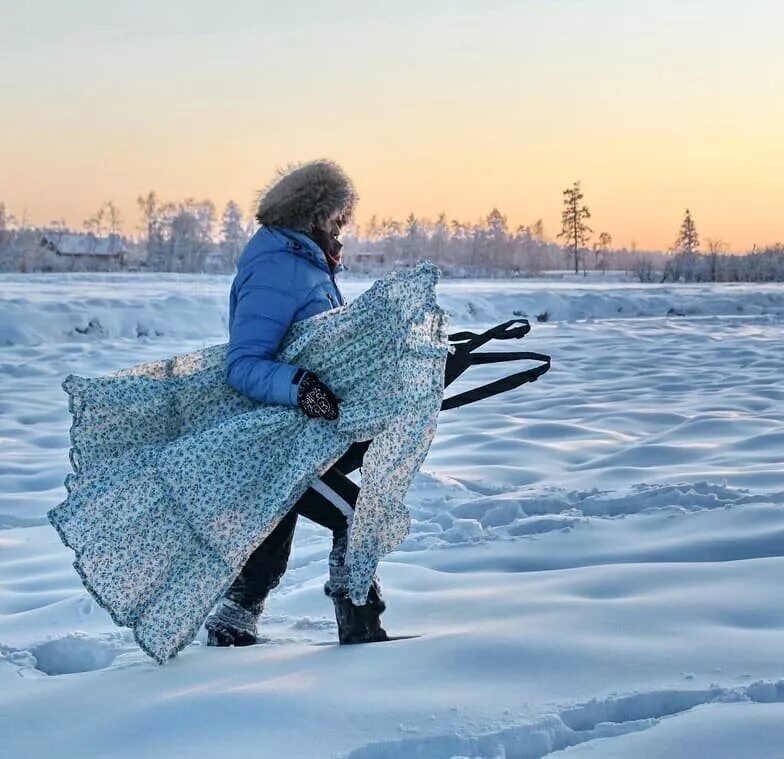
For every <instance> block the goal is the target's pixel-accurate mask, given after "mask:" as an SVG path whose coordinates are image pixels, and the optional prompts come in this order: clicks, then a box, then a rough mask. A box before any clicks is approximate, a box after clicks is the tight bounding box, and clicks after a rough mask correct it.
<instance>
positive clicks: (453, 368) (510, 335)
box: [441, 319, 550, 411]
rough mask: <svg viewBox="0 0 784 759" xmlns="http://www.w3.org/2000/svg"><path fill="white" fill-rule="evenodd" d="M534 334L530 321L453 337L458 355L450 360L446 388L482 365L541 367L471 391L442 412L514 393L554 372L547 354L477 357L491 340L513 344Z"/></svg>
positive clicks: (453, 399) (514, 321)
mask: <svg viewBox="0 0 784 759" xmlns="http://www.w3.org/2000/svg"><path fill="white" fill-rule="evenodd" d="M530 330H531V325H530V323H529V322H528V320H527V319H511V320H510V321H508V322H504V323H503V324H498V325H497V326H495V327H491V328H490V329H488V330H487V331H485V332H482V333H476V332H456V333H454V334H452V335H449V340H450V341H451V342H452V344H453V346H454V349H455V350H454V353H452V354H451V355H450V356H449V359H448V361H447V366H446V372H445V375H444V387H446V386H447V385H450V384H451V383H452V382H454V381H455V380H456V379H457V378H458V377H459V376H460V375H461V374H462V373H463V372H465V371H466V369H468V367H469V366H475V365H478V364H496V363H501V362H505V361H539V362H540V364H539V366H536V367H534V368H532V369H526V370H524V371H521V372H516V373H515V374H511V375H509V376H508V377H504V378H503V379H499V380H495V381H494V382H489V383H488V384H486V385H481V386H480V387H476V388H473V389H471V390H467V391H465V392H463V393H458V394H457V395H453V396H452V397H451V398H447V399H445V400H444V401H443V402H442V404H441V410H442V411H446V410H448V409H453V408H459V407H460V406H465V405H466V404H468V403H475V402H476V401H481V400H484V399H485V398H490V397H491V396H493V395H498V394H499V393H504V392H506V391H507V390H513V389H514V388H516V387H520V385H524V384H526V383H527V382H535V381H536V380H537V379H539V377H541V376H542V375H543V374H544V373H545V372H547V371H549V369H550V356H546V355H545V354H544V353H531V352H528V351H505V352H497V353H474V352H473V351H474V350H476V349H477V348H479V347H480V346H482V345H484V344H485V343H487V342H489V341H490V340H512V339H520V338H523V337H525V336H526V335H527V334H528V333H529V332H530Z"/></svg>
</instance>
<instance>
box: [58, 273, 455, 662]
mask: <svg viewBox="0 0 784 759" xmlns="http://www.w3.org/2000/svg"><path fill="white" fill-rule="evenodd" d="M437 279H438V269H437V268H436V267H435V266H434V265H432V264H430V263H422V264H419V265H418V266H417V267H416V268H414V269H413V270H411V271H408V272H405V273H399V274H398V273H393V274H390V275H388V276H386V277H384V278H383V279H380V280H378V281H377V282H375V283H374V284H373V285H372V286H371V287H370V289H368V290H367V291H366V292H364V293H363V294H362V295H360V296H359V297H358V298H357V299H356V300H355V301H353V302H352V303H351V304H349V305H348V306H343V307H341V308H338V309H334V310H332V311H327V312H324V313H321V314H317V315H316V316H313V317H311V318H309V319H305V320H303V321H300V322H296V323H295V324H293V325H292V326H291V328H290V329H289V331H288V332H287V334H286V336H285V338H284V341H283V343H282V345H281V348H280V351H279V353H278V357H277V358H278V360H280V361H282V362H285V363H290V364H296V365H298V366H302V367H304V368H306V369H309V370H311V371H314V372H315V373H316V374H317V375H318V376H319V377H320V378H321V379H322V380H323V381H324V382H325V383H326V384H327V385H328V386H329V387H331V388H332V389H333V390H334V391H335V392H336V394H337V395H338V396H339V397H340V398H342V399H343V402H342V403H341V406H340V418H339V419H338V420H337V421H336V422H334V421H333V422H330V421H325V420H321V419H310V418H308V417H306V416H305V414H304V413H302V411H300V410H299V409H298V408H288V407H284V406H272V405H264V404H261V403H259V402H257V401H255V400H253V399H251V398H249V397H247V396H244V395H242V394H241V393H238V392H237V391H236V390H234V389H233V388H232V387H231V386H230V385H229V384H228V383H227V382H226V378H225V357H226V349H227V345H226V344H222V345H214V346H209V347H207V348H204V349H202V350H199V351H195V352H192V353H187V354H183V355H179V356H175V357H173V358H170V359H165V360H161V361H154V362H150V363H145V364H141V365H139V366H135V367H132V368H129V369H123V370H121V371H119V372H116V373H114V374H111V375H107V376H104V377H97V378H85V377H78V376H74V375H69V376H68V377H67V378H66V379H65V380H64V382H63V388H64V390H65V391H66V392H67V393H68V397H69V410H70V411H71V413H72V415H73V423H72V427H71V446H72V447H71V450H70V458H71V464H72V467H73V473H71V474H69V475H68V476H67V478H66V480H65V486H66V489H67V493H68V495H67V498H66V499H65V501H63V502H62V503H61V504H60V505H58V506H56V507H55V508H53V509H51V510H50V511H49V514H48V516H49V520H50V522H51V523H52V525H53V526H54V527H55V528H56V529H57V531H58V533H59V534H60V537H61V538H62V540H63V542H64V543H65V544H66V545H67V546H69V547H70V548H72V549H73V550H74V552H75V554H76V558H75V561H74V567H75V569H76V571H77V572H78V573H79V575H80V577H81V579H82V582H83V583H84V585H85V587H86V588H87V590H88V591H89V592H90V593H91V594H92V596H93V597H94V598H95V599H96V600H97V601H98V603H99V604H100V605H101V606H102V607H104V608H105V609H106V610H107V611H108V612H109V614H110V615H111V617H112V619H113V620H114V621H115V622H116V623H117V624H118V625H121V626H125V627H130V628H132V630H133V633H134V637H135V639H136V641H137V643H138V644H139V646H141V648H142V649H143V650H144V651H145V652H146V653H147V654H149V655H150V656H151V657H152V658H153V659H155V660H156V661H157V662H159V663H163V662H165V661H166V660H167V659H169V658H170V657H172V656H174V655H175V654H176V653H177V652H178V651H179V650H181V649H182V648H183V647H184V646H186V645H187V644H188V643H190V642H191V641H192V640H193V638H194V637H195V636H196V633H197V632H198V630H199V627H200V626H201V624H202V622H203V621H204V619H205V617H206V616H207V614H208V613H209V611H210V609H211V608H212V606H213V605H214V604H215V602H216V601H217V600H218V598H219V597H220V596H221V595H222V594H223V592H224V591H225V590H226V588H227V587H228V586H229V585H230V584H231V583H232V581H233V580H234V578H235V577H236V575H237V574H238V572H239V571H240V569H241V568H242V567H243V565H244V563H245V561H246V560H247V558H248V556H249V555H250V554H251V553H252V552H253V550H254V549H255V548H256V547H257V546H258V545H259V544H260V543H261V542H262V541H263V540H264V538H265V537H266V536H267V535H268V534H269V533H270V532H271V531H272V530H273V529H274V528H275V526H276V525H277V524H278V522H279V521H280V519H281V518H282V517H283V516H285V514H286V513H287V512H288V511H289V509H290V508H291V507H292V505H293V504H294V503H295V502H296V501H297V500H298V499H299V498H300V496H301V495H302V494H303V493H304V492H305V490H306V489H307V488H308V487H309V486H310V485H311V484H312V483H313V482H314V481H315V479H316V478H317V477H318V476H319V475H320V474H321V473H323V472H324V471H326V470H327V469H328V468H329V467H330V466H331V465H332V464H333V463H334V462H335V461H337V459H339V458H340V457H341V455H342V454H343V453H345V451H346V450H347V449H348V447H349V446H350V445H351V443H353V442H355V441H362V440H372V441H373V442H372V443H371V445H370V447H369V448H368V450H367V453H366V454H365V458H364V463H363V467H362V487H361V491H360V495H359V500H358V502H357V505H356V512H355V516H354V519H353V520H352V524H351V531H350V535H349V549H348V555H347V564H348V566H349V588H348V590H349V595H350V597H351V599H352V600H353V601H354V602H355V603H357V604H362V603H364V602H365V600H366V598H367V592H368V589H369V587H370V584H371V582H372V580H373V577H374V574H375V571H376V567H377V565H378V562H379V560H380V559H381V557H382V556H384V555H385V554H386V553H388V552H389V551H392V550H393V549H394V548H396V547H397V546H398V545H399V544H400V542H401V541H402V540H403V539H404V538H405V536H406V535H407V534H408V531H409V527H410V517H409V514H408V510H407V508H406V506H405V496H406V493H407V490H408V488H409V486H410V484H411V481H412V480H413V478H414V475H415V474H416V472H417V471H418V469H419V467H420V465H421V464H422V462H423V460H424V458H425V456H426V454H427V451H428V449H429V447H430V443H431V441H432V439H433V436H434V434H435V431H436V422H437V417H438V412H439V408H440V406H441V401H442V398H443V392H444V365H445V361H446V356H447V353H448V339H447V324H446V322H447V319H446V314H445V313H444V311H443V310H442V309H441V308H440V307H439V306H438V304H437V302H436V295H435V286H436V282H437Z"/></svg>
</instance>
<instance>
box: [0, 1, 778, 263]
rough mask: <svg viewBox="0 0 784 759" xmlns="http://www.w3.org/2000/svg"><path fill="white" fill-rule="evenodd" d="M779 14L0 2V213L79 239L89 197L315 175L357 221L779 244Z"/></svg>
mask: <svg viewBox="0 0 784 759" xmlns="http://www.w3.org/2000/svg"><path fill="white" fill-rule="evenodd" d="M783 25H784V3H781V2H780V0H744V1H743V2H740V1H736V2H730V1H729V0H655V2H654V1H650V2H649V1H648V0H645V1H643V0H515V1H511V0H508V1H505V0H499V1H495V2H494V1H493V0H483V1H482V2H480V1H479V0H475V1H474V2H468V1H467V0H448V1H447V0H443V1H431V2H428V0H419V1H418V2H413V1H411V0H385V1H382V2H375V1H374V0H361V1H359V0H345V1H342V0H333V2H324V1H323V0H322V2H309V1H307V0H290V1H289V2H286V3H281V2H274V3H273V2H265V1H264V0H254V1H253V2H250V0H234V1H233V2H225V3H214V2H201V1H200V0H190V2H184V1H180V0H174V1H167V0H156V1H155V2H153V0H135V2H133V3H120V2H118V3H107V2H106V1H105V0H70V1H69V2H68V3H62V2H53V1H51V0H49V1H46V2H44V1H42V0H27V1H26V2H21V0H16V1H14V2H9V0H0V117H1V118H2V121H0V201H4V202H5V204H6V206H7V207H8V209H9V210H10V211H11V212H12V213H14V214H15V215H17V216H18V217H21V216H23V215H25V217H26V218H27V220H28V221H29V222H30V223H33V224H44V223H48V222H49V221H50V220H53V219H64V220H65V221H66V222H67V223H68V224H69V225H71V226H74V227H81V225H82V222H83V220H84V219H85V218H87V217H89V216H90V215H92V214H93V213H94V212H95V211H96V210H97V208H98V207H99V206H101V204H103V203H104V202H106V201H109V200H111V201H112V202H114V203H115V204H116V205H117V206H119V208H120V210H121V213H122V217H123V221H124V228H125V230H126V231H127V232H129V233H134V232H136V227H137V225H138V223H139V218H138V213H137V209H136V198H137V196H139V195H141V194H145V193H147V192H148V191H149V190H155V191H156V192H157V194H158V195H159V196H160V197H161V198H162V199H163V200H175V201H176V200H181V199H184V198H187V197H193V198H196V199H202V198H210V199H212V200H213V201H214V202H215V203H216V204H217V206H218V209H219V210H220V209H222V207H223V206H224V205H225V203H226V202H227V201H228V200H230V199H233V200H235V201H237V202H238V203H239V204H240V206H241V207H242V208H243V209H244V210H246V211H247V212H250V211H251V209H252V207H253V205H254V199H255V196H256V193H257V192H258V190H259V189H260V188H262V187H263V186H264V185H265V184H266V183H267V182H268V181H269V180H270V179H271V178H272V177H273V176H274V173H275V171H276V169H277V168H279V167H282V166H285V165H286V164H289V163H292V162H299V161H305V160H310V159H313V158H321V157H327V158H332V159H333V160H336V161H338V162H339V163H340V164H341V165H342V166H343V167H344V168H345V169H346V171H347V172H348V173H349V174H350V175H351V176H352V178H353V179H354V182H355V184H356V185H357V189H358V191H359V195H360V203H359V206H358V209H357V216H358V221H359V222H360V223H364V222H366V221H367V220H368V219H369V217H370V216H371V215H373V214H376V215H378V216H379V217H381V216H394V217H396V218H400V219H402V218H404V217H405V216H407V215H408V213H410V212H413V213H415V214H416V215H417V216H429V217H432V218H435V217H436V216H437V215H438V214H439V213H440V212H441V211H443V212H445V213H446V215H447V218H448V219H453V218H457V219H461V220H465V221H475V220H477V219H478V218H480V217H483V216H486V215H487V213H488V212H489V211H490V210H491V209H492V208H493V207H498V208H499V209H500V210H501V211H502V212H503V213H504V214H506V215H507V217H508V219H509V223H510V225H512V226H516V225H518V224H533V223H534V222H535V221H536V220H537V219H540V218H541V219H542V220H543V223H544V229H545V234H546V235H547V236H548V237H550V238H554V237H555V235H556V234H557V233H558V231H559V230H560V215H561V207H562V191H563V190H564V189H565V188H567V187H569V186H571V184H572V183H573V182H574V181H577V180H579V181H580V182H581V186H582V188H583V191H584V193H585V202H586V203H587V205H588V206H589V208H590V210H591V214H592V218H591V220H590V224H591V226H592V228H593V229H594V231H595V236H598V234H599V232H609V233H610V234H611V235H612V236H613V244H614V245H615V246H618V247H622V246H630V245H632V244H636V246H637V247H638V248H667V247H669V246H670V245H671V244H672V243H673V241H674V239H675V237H676V235H677V231H678V227H679V225H680V222H681V219H682V217H683V214H684V210H685V209H686V208H687V207H688V208H689V209H690V210H691V213H692V216H693V217H694V220H695V222H696V224H697V229H698V232H699V233H700V236H701V238H702V240H703V242H704V241H706V240H707V238H708V237H712V238H714V239H719V240H722V241H723V242H724V243H726V244H727V245H728V246H729V248H730V249H731V250H737V251H741V250H746V249H749V248H751V246H752V245H754V244H757V245H760V246H761V245H765V244H768V243H773V242H775V241H780V240H784V229H782V226H783V225H782V219H783V218H784V140H783V139H782V128H783V127H784V46H782V44H781V40H780V30H781V28H782V26H783Z"/></svg>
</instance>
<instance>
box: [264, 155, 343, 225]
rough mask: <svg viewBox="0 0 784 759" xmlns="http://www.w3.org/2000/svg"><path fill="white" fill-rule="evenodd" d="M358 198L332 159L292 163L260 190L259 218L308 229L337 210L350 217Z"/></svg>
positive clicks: (268, 223) (265, 223) (276, 223)
mask: <svg viewBox="0 0 784 759" xmlns="http://www.w3.org/2000/svg"><path fill="white" fill-rule="evenodd" d="M357 200H358V197H357V193H356V190H355V189H354V184H353V182H352V181H351V179H350V178H349V176H348V175H347V174H346V172H345V171H343V169H341V168H340V166H338V165H337V164H336V163H334V162H333V161H328V160H326V159H321V160H318V161H309V162H308V163H301V164H295V165H289V166H288V167H287V168H286V169H283V170H280V171H279V172H278V176H277V177H276V178H275V179H274V180H273V181H272V182H270V184H268V185H267V187H266V188H264V190H262V191H261V193H260V194H259V203H258V207H257V209H256V221H258V222H259V224H264V225H266V226H275V227H286V228H288V229H294V230H297V231H300V232H306V233H309V232H310V231H311V230H312V229H313V227H314V225H316V226H317V225H320V224H322V223H323V222H324V221H325V220H326V219H327V218H328V217H329V216H330V215H332V214H333V213H335V211H339V212H340V213H341V214H342V215H343V216H344V217H345V218H346V219H347V218H348V217H349V216H351V214H352V212H353V210H354V206H355V204H356V202H357Z"/></svg>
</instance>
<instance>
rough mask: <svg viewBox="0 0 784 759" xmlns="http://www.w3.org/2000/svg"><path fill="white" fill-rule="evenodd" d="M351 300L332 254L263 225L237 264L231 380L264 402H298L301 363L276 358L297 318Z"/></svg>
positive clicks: (231, 329) (228, 371)
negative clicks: (328, 255) (334, 268)
mask: <svg viewBox="0 0 784 759" xmlns="http://www.w3.org/2000/svg"><path fill="white" fill-rule="evenodd" d="M344 303H345V301H344V299H343V295H342V294H341V292H340V290H339V289H338V286H337V284H336V283H335V278H334V276H333V275H332V274H331V273H330V270H329V265H328V264H327V259H326V256H325V255H324V253H323V251H322V250H321V248H320V247H319V246H318V245H317V244H316V243H315V242H314V241H313V240H311V239H310V238H309V237H308V236H307V235H304V234H301V233H300V232H294V231H293V230H291V229H284V228H283V227H268V226H263V227H261V228H260V229H259V230H258V231H257V232H256V234H255V235H253V237H252V238H251V239H250V241H249V242H248V244H247V246H246V247H245V250H244V251H243V252H242V255H241V256H240V259H239V261H238V262H237V273H236V275H235V277H234V282H232V285H231V294H230V296H229V349H228V353H227V356H226V378H227V380H228V382H229V384H230V385H231V386H232V387H233V388H235V389H236V390H239V391H240V392H241V393H244V394H245V395H249V396H250V397H251V398H255V399H256V400H257V401H261V402H263V403H274V404H278V405H283V406H296V405H297V388H298V385H295V384H293V382H292V379H293V377H294V373H295V372H296V370H297V367H296V366H292V365H290V364H281V363H278V362H277V361H273V360H272V357H273V356H274V355H275V354H276V353H277V352H278V348H279V346H280V343H281V341H282V339H283V336H284V335H285V334H286V331H287V330H288V328H289V326H290V325H291V324H292V323H293V322H297V321H300V320H301V319H307V318H308V317H309V316H313V315H314V314H318V313H321V312H322V311H327V310H329V309H331V308H337V307H338V306H340V305H343V304H344Z"/></svg>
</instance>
